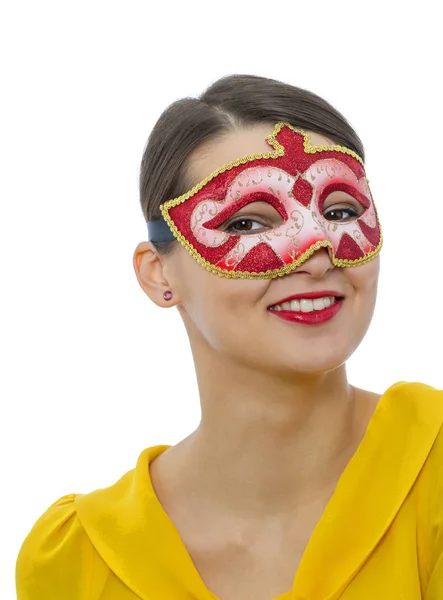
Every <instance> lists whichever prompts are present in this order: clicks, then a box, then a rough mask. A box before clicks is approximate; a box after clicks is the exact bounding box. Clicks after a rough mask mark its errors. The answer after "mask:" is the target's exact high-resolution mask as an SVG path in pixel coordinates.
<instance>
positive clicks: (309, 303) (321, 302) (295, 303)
mask: <svg viewBox="0 0 443 600" xmlns="http://www.w3.org/2000/svg"><path fill="white" fill-rule="evenodd" d="M335 302H336V300H335V298H334V296H326V297H325V298H315V300H308V299H306V300H305V299H303V298H302V299H300V300H291V301H290V302H283V304H275V305H274V306H272V307H271V309H272V310H293V311H295V312H314V311H316V310H323V309H325V308H329V306H332V305H333V304H335Z"/></svg>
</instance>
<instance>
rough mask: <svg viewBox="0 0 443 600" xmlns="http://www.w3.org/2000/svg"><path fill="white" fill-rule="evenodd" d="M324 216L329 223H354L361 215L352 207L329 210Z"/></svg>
mask: <svg viewBox="0 0 443 600" xmlns="http://www.w3.org/2000/svg"><path fill="white" fill-rule="evenodd" d="M323 216H324V218H325V219H327V220H328V221H352V220H354V219H358V217H359V216H360V213H359V212H358V211H357V210H356V209H355V208H351V207H347V208H329V209H327V210H326V211H325V212H324V213H323Z"/></svg>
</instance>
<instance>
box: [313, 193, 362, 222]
mask: <svg viewBox="0 0 443 600" xmlns="http://www.w3.org/2000/svg"><path fill="white" fill-rule="evenodd" d="M365 210H366V208H365V207H364V206H362V205H361V204H360V202H359V201H358V200H356V199H355V198H354V197H353V196H351V195H350V194H348V193H347V192H345V191H341V190H336V191H334V192H332V193H331V194H329V195H328V196H327V197H326V199H325V200H324V202H323V209H322V214H323V217H324V218H325V219H326V220H328V221H335V222H339V223H345V222H347V221H355V220H356V219H358V218H359V217H361V215H362V214H363V213H364V212H365Z"/></svg>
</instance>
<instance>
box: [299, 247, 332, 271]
mask: <svg viewBox="0 0 443 600" xmlns="http://www.w3.org/2000/svg"><path fill="white" fill-rule="evenodd" d="M330 252H331V251H330V249H329V248H319V249H318V250H316V251H315V252H314V254H312V256H310V257H309V258H308V259H307V260H305V261H304V262H303V263H302V264H301V265H300V266H299V267H297V269H296V270H295V273H309V275H311V277H314V278H315V279H321V278H322V277H323V276H324V275H325V274H326V273H327V272H328V271H331V270H332V269H333V268H334V265H333V264H332V261H331V255H330Z"/></svg>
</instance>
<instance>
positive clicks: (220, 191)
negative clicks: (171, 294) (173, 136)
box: [160, 123, 382, 279]
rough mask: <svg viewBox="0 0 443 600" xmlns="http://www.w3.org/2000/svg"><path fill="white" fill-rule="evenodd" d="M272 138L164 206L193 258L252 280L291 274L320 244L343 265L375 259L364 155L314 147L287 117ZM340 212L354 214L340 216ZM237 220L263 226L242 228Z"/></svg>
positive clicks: (377, 233) (378, 240)
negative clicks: (265, 146)
mask: <svg viewBox="0 0 443 600" xmlns="http://www.w3.org/2000/svg"><path fill="white" fill-rule="evenodd" d="M266 139H267V141H268V143H269V145H270V146H271V147H272V148H273V149H274V150H272V151H270V152H266V153H262V154H255V155H253V156H246V157H243V158H240V159H237V160H235V161H233V162H231V163H229V164H228V165H223V166H222V167H221V168H220V169H218V170H217V171H215V172H214V173H212V174H211V175H209V177H207V178H206V179H205V180H203V181H202V182H200V183H199V184H197V185H196V186H195V187H194V188H192V190H190V191H189V192H187V193H186V194H183V195H182V196H179V197H178V198H175V199H173V200H169V201H168V202H165V203H164V204H163V205H162V206H161V207H160V208H161V211H162V214H163V217H164V219H165V220H166V222H167V224H168V225H169V227H170V229H171V231H172V233H173V234H174V236H175V237H176V238H177V239H178V240H179V241H180V243H181V244H183V246H185V248H187V249H188V250H189V251H190V253H191V255H192V256H193V258H195V260H197V261H198V262H199V264H201V265H202V266H204V267H205V268H206V269H208V271H211V272H213V273H217V274H218V275H221V276H224V277H231V278H232V277H233V278H239V277H240V278H247V279H269V278H273V277H278V276H281V275H285V274H288V273H291V272H293V271H295V270H296V268H297V267H298V266H299V265H301V264H302V263H303V262H304V261H305V260H307V259H308V258H309V257H310V256H311V255H312V254H313V253H314V252H315V250H318V249H319V248H321V247H325V248H328V249H329V253H330V257H331V261H332V263H333V264H334V265H335V266H337V267H354V266H358V265H361V264H363V263H366V262H368V261H370V260H372V259H373V258H374V257H375V256H376V255H377V254H378V252H379V251H380V249H381V246H382V235H381V228H380V224H379V221H378V216H377V211H376V208H375V205H374V202H373V200H372V197H371V192H370V190H369V185H368V180H367V179H366V175H365V171H364V167H363V162H362V160H361V158H360V157H359V156H358V155H357V154H356V153H355V152H353V151H352V150H350V149H348V148H345V147H343V146H339V145H333V146H327V145H322V146H313V145H311V141H310V136H309V134H307V133H306V132H304V131H302V130H300V129H295V128H294V127H292V126H291V125H288V124H287V123H277V124H276V125H275V127H274V131H273V133H272V134H271V135H270V136H268V137H267V138H266ZM334 192H337V193H335V194H334ZM331 194H334V196H331ZM331 199H334V200H333V201H332V202H331ZM257 203H260V204H257ZM263 203H265V204H263ZM343 205H345V208H343ZM332 207H336V208H335V210H334V209H332ZM241 209H243V210H241ZM349 209H350V210H349ZM240 210H241V213H240V215H238V216H235V217H234V215H235V214H236V213H237V212H238V211H240ZM246 211H247V212H246ZM342 211H344V212H347V213H348V216H347V217H345V218H339V219H338V220H337V219H336V217H337V216H340V215H343V212H342ZM234 222H235V223H236V224H238V223H243V224H244V223H246V222H248V223H253V222H255V223H258V224H259V225H261V227H259V228H258V229H249V230H248V229H246V230H244V229H240V230H239V229H238V228H237V229H234V228H233V225H234ZM242 226H243V225H242Z"/></svg>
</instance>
